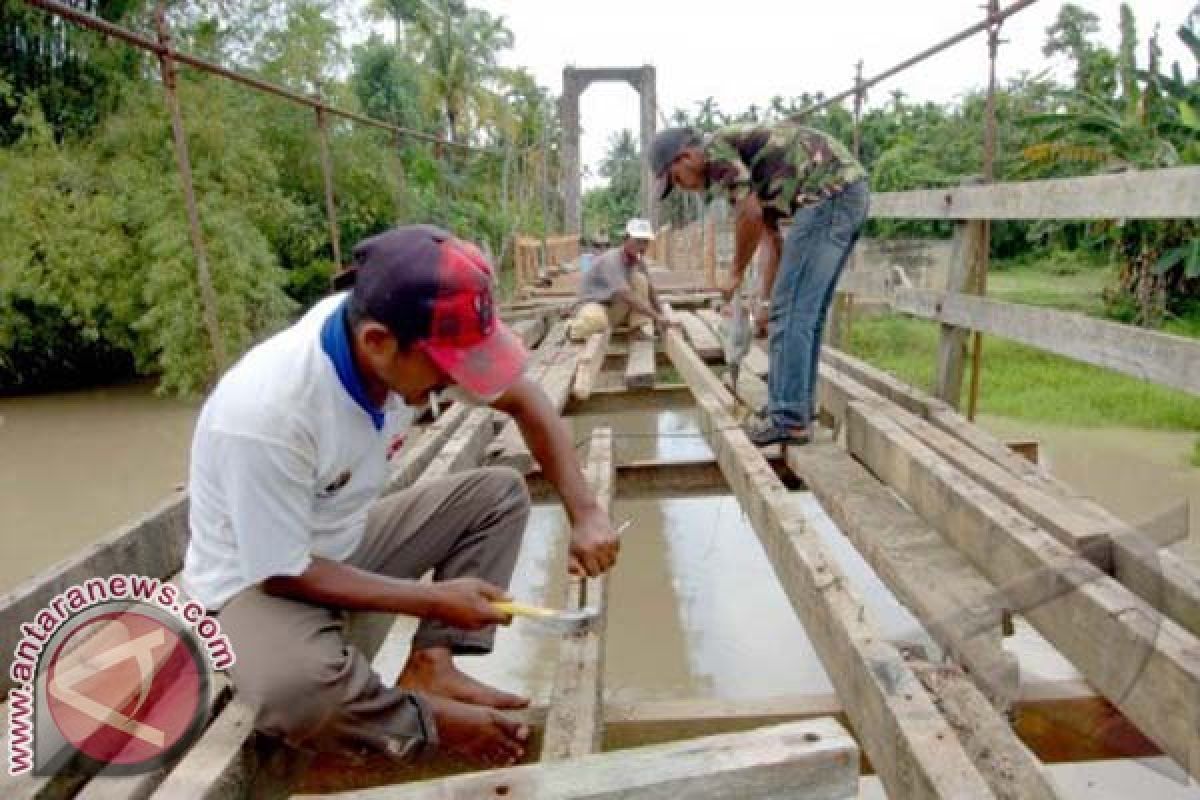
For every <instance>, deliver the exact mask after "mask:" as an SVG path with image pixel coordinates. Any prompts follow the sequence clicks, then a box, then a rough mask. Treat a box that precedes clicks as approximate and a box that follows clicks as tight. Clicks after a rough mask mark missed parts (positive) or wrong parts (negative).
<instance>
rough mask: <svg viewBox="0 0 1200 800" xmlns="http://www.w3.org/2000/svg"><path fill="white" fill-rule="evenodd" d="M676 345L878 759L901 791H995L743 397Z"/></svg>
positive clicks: (672, 349)
mask: <svg viewBox="0 0 1200 800" xmlns="http://www.w3.org/2000/svg"><path fill="white" fill-rule="evenodd" d="M667 352H668V354H669V355H670V357H671V361H672V362H673V363H674V364H675V366H676V368H677V369H678V370H679V372H680V374H681V375H683V376H684V378H685V379H686V380H687V382H688V384H689V385H690V386H691V387H692V390H693V391H694V392H695V393H696V402H697V407H698V408H699V410H700V417H701V425H702V427H703V430H704V433H705V436H706V438H707V439H708V441H709V445H710V446H711V447H712V450H713V453H714V454H715V455H716V458H717V461H718V463H720V465H721V471H722V472H724V473H725V477H726V479H727V480H728V481H729V484H730V486H731V487H732V488H733V490H734V492H735V493H736V495H737V497H738V500H739V501H740V503H741V506H742V509H743V510H744V512H745V513H746V514H747V516H749V518H750V521H751V523H752V524H753V526H754V529H755V531H756V533H757V534H758V536H759V539H760V541H761V542H762V544H763V549H764V550H765V551H766V554H767V557H768V558H769V560H770V562H771V565H772V567H773V568H774V570H775V575H776V576H777V578H778V579H779V583H780V585H781V587H782V588H783V589H784V592H785V593H786V594H787V596H788V599H789V600H790V601H791V603H792V607H793V608H794V609H795V610H796V613H797V615H798V616H799V617H800V620H801V622H802V623H803V625H804V628H805V631H806V632H807V633H808V635H809V637H810V639H811V640H812V643H813V647H814V649H815V650H816V652H817V655H818V656H819V657H820V659H821V662H822V664H823V665H824V666H825V671H826V673H828V675H829V677H830V680H831V681H832V682H833V685H834V688H835V689H836V690H837V693H838V696H839V697H840V698H842V700H843V702H845V703H846V704H847V709H846V711H847V714H848V716H849V717H850V720H851V723H852V724H853V726H854V729H855V731H856V732H857V733H858V735H859V738H860V741H861V742H862V744H863V748H864V749H865V750H866V753H867V756H868V758H870V759H871V763H872V764H873V765H874V767H875V769H876V770H877V771H878V773H879V775H880V777H881V778H882V780H883V783H884V786H885V788H887V790H888V792H889V793H891V794H894V795H896V796H898V797H907V798H921V797H945V798H951V797H952V798H968V797H992V796H993V795H992V792H991V791H990V790H989V789H988V787H987V785H986V784H985V783H984V780H983V778H982V777H981V776H980V774H979V773H978V771H977V770H976V769H975V767H974V765H973V764H971V762H970V760H969V759H968V757H967V754H966V752H965V751H964V750H963V749H962V747H961V746H959V745H958V744H957V741H956V739H955V737H954V733H953V732H952V731H951V729H950V726H949V724H948V723H947V722H946V720H945V719H943V718H942V716H941V715H940V714H938V712H937V710H936V709H935V708H934V706H933V702H932V700H931V699H930V697H929V695H928V694H927V693H926V691H925V689H924V687H922V686H921V685H920V682H919V681H918V680H917V678H916V676H915V675H913V673H912V671H911V670H909V669H908V667H907V666H906V665H905V663H904V659H903V657H902V656H901V654H900V653H899V652H898V651H897V650H896V648H895V647H894V646H892V645H891V644H888V643H887V642H886V641H885V640H884V639H883V638H882V637H881V636H880V634H879V633H878V631H877V629H876V628H875V626H874V624H873V622H872V621H871V620H869V618H868V614H867V611H866V607H865V606H864V605H863V603H862V601H861V600H860V599H859V597H858V596H857V593H856V592H855V591H854V590H853V589H852V587H851V586H850V583H849V581H848V580H847V579H846V577H845V576H844V575H843V574H842V571H841V569H840V568H839V567H838V566H837V562H836V561H835V560H834V559H833V557H832V556H831V555H829V554H828V552H827V550H826V548H825V546H824V545H823V544H822V543H821V541H820V537H818V536H817V535H816V534H814V533H813V532H812V531H811V530H809V529H808V526H807V524H806V522H805V519H804V517H803V516H802V513H801V511H800V509H799V507H798V505H797V504H796V503H795V501H794V499H793V498H791V497H790V496H789V494H788V490H787V488H786V487H785V486H784V485H783V484H782V482H780V481H779V479H778V478H776V477H775V474H774V473H773V472H772V470H771V468H770V466H769V465H768V464H767V462H766V460H765V459H764V458H763V457H762V455H761V453H759V452H758V450H757V449H756V448H755V447H754V445H753V444H752V443H751V442H750V440H749V439H748V438H747V437H746V435H745V434H744V433H743V432H742V431H741V429H740V428H738V427H737V425H736V424H735V422H734V420H733V418H732V417H731V415H730V414H729V409H730V408H731V407H732V405H733V398H732V397H730V396H729V393H728V392H727V391H725V389H724V387H723V386H722V385H721V383H720V381H719V380H718V379H717V377H716V376H715V375H713V373H712V372H711V371H710V370H709V369H708V367H706V366H705V364H704V362H703V361H702V360H701V358H700V357H699V356H698V355H697V354H696V353H695V352H694V351H693V350H692V349H691V348H690V347H688V346H687V344H686V343H685V342H684V340H683V337H682V336H681V335H680V333H679V332H678V331H674V330H672V331H668V333H667Z"/></svg>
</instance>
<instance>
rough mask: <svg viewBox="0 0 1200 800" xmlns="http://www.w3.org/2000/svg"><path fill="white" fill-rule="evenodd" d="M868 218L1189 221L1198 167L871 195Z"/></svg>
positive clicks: (1199, 204)
mask: <svg viewBox="0 0 1200 800" xmlns="http://www.w3.org/2000/svg"><path fill="white" fill-rule="evenodd" d="M871 217H872V218H874V219H951V220H960V219H1190V218H1194V217H1200V167H1174V168H1170V169H1156V170H1145V171H1141V172H1123V173H1119V174H1115V175H1093V176H1089V177H1083V178H1059V179H1053V180H1042V181H1021V182H1012V183H993V184H990V185H987V186H964V187H959V188H954V189H918V190H914V191H908V192H881V193H877V194H872V195H871Z"/></svg>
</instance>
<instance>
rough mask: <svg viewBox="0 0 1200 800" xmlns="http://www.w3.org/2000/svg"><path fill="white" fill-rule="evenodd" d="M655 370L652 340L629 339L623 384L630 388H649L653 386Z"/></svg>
mask: <svg viewBox="0 0 1200 800" xmlns="http://www.w3.org/2000/svg"><path fill="white" fill-rule="evenodd" d="M656 371H657V364H656V363H655V357H654V342H653V341H651V340H650V339H633V340H632V341H630V342H629V361H628V363H627V364H626V366H625V385H626V386H628V387H629V388H630V389H649V388H651V387H653V386H654V374H655V372H656Z"/></svg>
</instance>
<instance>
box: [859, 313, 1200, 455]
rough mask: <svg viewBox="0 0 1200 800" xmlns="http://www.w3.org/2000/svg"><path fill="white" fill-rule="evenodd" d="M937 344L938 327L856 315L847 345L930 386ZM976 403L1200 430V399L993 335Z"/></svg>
mask: <svg viewBox="0 0 1200 800" xmlns="http://www.w3.org/2000/svg"><path fill="white" fill-rule="evenodd" d="M937 342H938V327H937V326H936V325H934V324H932V323H929V322H924V321H921V320H913V319H908V318H904V317H899V316H887V317H879V318H876V319H862V320H856V321H855V322H854V328H853V336H852V341H851V348H850V349H851V352H852V353H854V354H855V355H857V356H859V357H860V358H863V359H865V360H867V361H869V362H871V363H872V364H875V365H876V366H879V367H882V368H883V369H886V370H887V371H888V372H891V373H892V374H894V375H896V376H897V377H899V378H901V379H902V380H904V381H907V382H908V383H910V384H912V385H914V386H917V387H920V388H922V389H925V390H928V389H929V387H930V386H931V385H932V384H933V375H934V368H935V364H936V359H937ZM979 407H980V411H981V412H983V413H985V414H997V415H1000V416H1005V417H1013V418H1017V419H1027V420H1033V421H1042V422H1051V423H1057V424H1062V425H1073V426H1080V427H1101V426H1128V427H1137V428H1154V429H1160V430H1190V431H1195V430H1198V429H1200V398H1196V397H1193V396H1191V395H1188V394H1185V393H1183V392H1178V391H1175V390H1173V389H1168V388H1165V387H1161V386H1155V385H1153V384H1149V383H1145V382H1143V381H1139V380H1136V379H1134V378H1130V377H1126V376H1124V375H1121V374H1119V373H1116V372H1111V371H1109V370H1105V369H1101V368H1099V367H1092V366H1089V365H1087V364H1082V363H1080V362H1078V361H1072V360H1070V359H1067V358H1062V357H1060V356H1055V355H1052V354H1050V353H1045V352H1043V351H1040V350H1035V349H1033V348H1030V347H1026V346H1024V345H1019V344H1015V343H1013V342H1008V341H1005V340H1003V339H997V338H995V337H985V339H984V345H983V373H982V383H981V386H980V403H979ZM1197 457H1200V452H1198V453H1197Z"/></svg>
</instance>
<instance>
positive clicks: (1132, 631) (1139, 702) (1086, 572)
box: [847, 402, 1200, 776]
mask: <svg viewBox="0 0 1200 800" xmlns="http://www.w3.org/2000/svg"><path fill="white" fill-rule="evenodd" d="M847 445H848V447H849V449H850V451H851V452H852V453H853V454H854V455H855V456H856V457H857V458H858V459H859V460H860V461H862V462H863V463H864V464H865V465H866V466H867V467H868V468H869V469H870V470H871V471H872V472H873V473H875V474H876V475H878V476H879V477H880V479H881V480H883V481H884V482H885V483H887V484H888V485H890V486H891V487H892V488H893V489H895V490H896V491H897V492H898V493H899V494H900V496H901V497H903V498H904V499H905V501H906V502H908V503H909V504H910V505H911V506H912V507H913V509H914V510H915V511H917V513H919V514H920V515H921V516H922V517H924V518H925V519H926V520H928V521H929V522H930V523H931V524H933V525H934V526H935V527H937V528H938V530H940V531H941V532H942V534H943V535H944V536H945V537H946V538H947V539H948V540H949V541H951V542H953V544H954V545H955V546H956V547H957V548H958V549H959V550H960V551H962V552H963V554H965V555H966V556H967V558H969V559H970V560H971V562H972V563H973V564H974V565H975V566H976V568H978V569H979V570H980V572H982V573H983V574H984V575H985V576H987V577H988V578H989V579H990V580H991V581H992V582H993V583H994V584H996V586H997V587H998V589H999V590H1000V591H1001V592H1002V594H1003V596H1004V598H1005V599H1006V601H1007V604H1008V607H1009V608H1011V609H1012V610H1013V611H1014V612H1019V613H1021V614H1023V615H1024V616H1025V617H1026V618H1028V619H1029V621H1030V622H1031V623H1032V624H1033V625H1034V627H1036V628H1037V629H1038V631H1039V632H1040V633H1041V634H1042V635H1043V636H1044V637H1045V638H1046V639H1047V640H1048V641H1050V643H1051V644H1053V645H1054V646H1055V647H1056V648H1057V649H1058V650H1059V651H1060V652H1061V653H1062V654H1063V655H1064V656H1066V657H1067V658H1068V659H1069V660H1070V661H1071V662H1072V663H1073V664H1074V665H1075V667H1076V668H1077V669H1078V670H1079V671H1080V672H1081V673H1082V674H1083V675H1084V677H1086V678H1087V679H1088V681H1089V682H1090V683H1091V684H1092V685H1093V686H1095V687H1096V688H1097V690H1099V691H1100V692H1101V693H1102V694H1103V695H1104V696H1105V697H1107V698H1108V699H1109V700H1110V701H1112V703H1113V705H1115V706H1116V707H1117V708H1119V709H1120V710H1121V712H1122V713H1124V714H1125V716H1127V717H1128V718H1129V719H1130V720H1131V721H1132V722H1133V723H1134V724H1135V725H1137V726H1138V728H1139V729H1140V730H1141V731H1142V732H1143V733H1144V734H1145V735H1146V736H1148V737H1149V738H1150V739H1152V740H1153V741H1154V743H1155V744H1157V745H1158V746H1159V747H1161V748H1162V749H1163V751H1164V752H1166V753H1167V754H1169V755H1171V756H1172V757H1173V758H1174V759H1175V760H1176V761H1177V762H1178V763H1179V764H1180V766H1182V767H1183V768H1184V769H1185V770H1187V771H1188V772H1189V773H1190V774H1192V775H1193V776H1196V775H1197V773H1200V729H1198V727H1197V723H1196V720H1198V719H1200V641H1198V640H1197V639H1196V637H1195V636H1193V635H1192V634H1190V633H1188V632H1187V631H1186V630H1184V629H1183V628H1182V627H1180V626H1179V625H1178V623H1176V622H1174V621H1173V620H1171V619H1169V618H1167V617H1165V616H1164V615H1163V614H1161V613H1159V612H1158V611H1157V610H1155V609H1154V608H1153V607H1151V606H1150V605H1149V604H1147V603H1146V602H1145V601H1143V600H1141V599H1140V598H1138V597H1137V596H1136V595H1134V594H1133V593H1132V592H1131V591H1129V590H1128V589H1127V588H1125V587H1124V586H1122V585H1121V584H1120V583H1118V582H1117V581H1116V580H1114V579H1113V578H1111V577H1109V576H1107V575H1105V574H1104V573H1103V572H1101V571H1100V570H1099V569H1098V568H1097V567H1096V566H1095V565H1094V564H1092V563H1091V562H1090V561H1087V560H1086V559H1084V558H1083V557H1082V556H1080V555H1078V554H1076V553H1074V552H1072V551H1071V550H1070V549H1069V548H1067V546H1066V545H1064V544H1062V543H1061V542H1059V541H1057V540H1056V539H1054V537H1053V536H1051V535H1050V534H1049V533H1047V532H1046V531H1044V530H1042V529H1041V528H1039V527H1038V526H1037V525H1035V524H1034V523H1032V522H1030V521H1029V520H1028V519H1026V518H1025V517H1023V516H1021V515H1020V514H1019V513H1018V512H1017V511H1016V510H1014V509H1012V508H1011V507H1010V506H1008V505H1007V504H1006V503H1004V502H1003V501H1002V500H1000V499H999V498H997V497H996V496H995V495H993V494H992V493H991V492H989V491H987V490H986V489H984V488H983V487H981V486H980V485H979V484H978V483H977V482H975V481H972V480H971V479H970V478H969V477H968V476H966V475H964V474H963V473H962V472H961V471H959V470H957V469H955V468H954V467H953V466H952V465H950V464H949V463H947V462H946V461H945V460H944V459H942V458H941V457H940V456H938V455H937V454H936V453H935V452H933V451H932V450H931V449H929V448H928V447H927V446H925V445H924V444H922V443H921V442H920V441H919V440H918V439H917V438H916V437H914V436H912V435H911V434H909V433H908V432H907V431H905V430H904V429H903V428H902V427H901V426H900V425H899V423H897V422H895V421H894V420H893V419H891V418H890V417H889V416H888V415H887V414H886V413H884V412H882V411H880V410H879V409H878V408H875V407H872V406H871V404H868V403H859V402H854V403H851V404H850V406H849V409H848V419H847Z"/></svg>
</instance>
